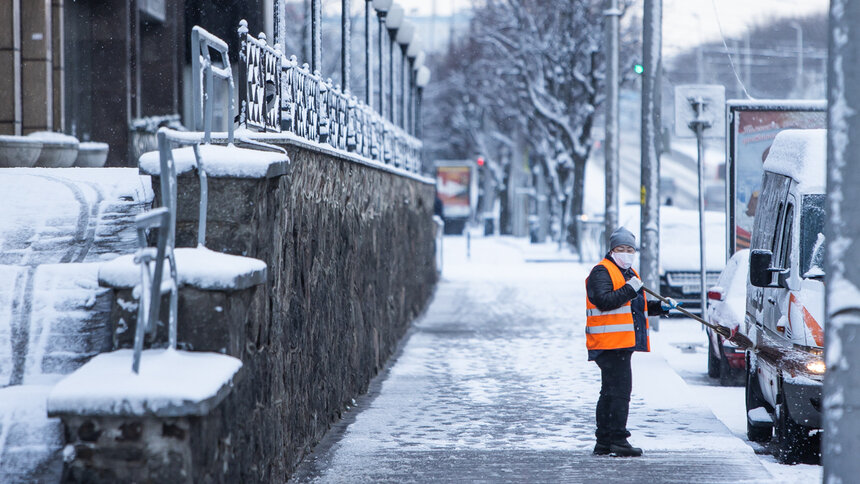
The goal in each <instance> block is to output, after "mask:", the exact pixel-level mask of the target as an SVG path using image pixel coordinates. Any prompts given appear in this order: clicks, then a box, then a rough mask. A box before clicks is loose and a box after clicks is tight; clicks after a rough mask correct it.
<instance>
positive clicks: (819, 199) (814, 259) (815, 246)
mask: <svg viewBox="0 0 860 484" xmlns="http://www.w3.org/2000/svg"><path fill="white" fill-rule="evenodd" d="M824 202H825V197H824V195H822V194H816V195H804V196H803V206H802V208H801V213H800V273H801V274H803V277H804V278H820V277H824V245H825V244H824V220H825V214H824Z"/></svg>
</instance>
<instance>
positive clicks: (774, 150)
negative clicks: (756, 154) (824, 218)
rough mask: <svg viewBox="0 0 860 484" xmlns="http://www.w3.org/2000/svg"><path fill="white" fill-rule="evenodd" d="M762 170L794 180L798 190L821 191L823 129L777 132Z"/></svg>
mask: <svg viewBox="0 0 860 484" xmlns="http://www.w3.org/2000/svg"><path fill="white" fill-rule="evenodd" d="M764 170H765V171H769V172H771V173H776V174H779V175H785V176H787V177H790V178H792V179H794V180H795V181H797V183H798V187H799V189H800V191H801V193H824V191H825V187H826V186H827V177H826V173H827V130H826V129H787V130H785V131H781V132H780V133H779V134H777V135H776V139H774V141H773V145H772V146H771V147H770V153H768V155H767V159H766V160H765V161H764Z"/></svg>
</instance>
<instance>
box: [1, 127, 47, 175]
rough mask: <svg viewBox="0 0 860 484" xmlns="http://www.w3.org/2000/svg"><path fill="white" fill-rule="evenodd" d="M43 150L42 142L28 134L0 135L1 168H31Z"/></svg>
mask: <svg viewBox="0 0 860 484" xmlns="http://www.w3.org/2000/svg"><path fill="white" fill-rule="evenodd" d="M41 152H42V142H41V141H39V140H37V139H35V138H30V137H26V136H3V135H0V168H12V167H22V168H30V167H32V166H33V165H34V164H35V163H36V160H37V159H38V158H39V153H41Z"/></svg>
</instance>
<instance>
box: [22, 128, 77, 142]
mask: <svg viewBox="0 0 860 484" xmlns="http://www.w3.org/2000/svg"><path fill="white" fill-rule="evenodd" d="M27 136H29V137H30V138H35V139H37V140H39V141H41V142H43V143H50V144H63V145H75V146H77V145H78V144H79V142H78V139H77V138H75V137H74V136H69V135H67V134H63V133H55V132H53V131H36V132H35V133H30V134H28V135H27Z"/></svg>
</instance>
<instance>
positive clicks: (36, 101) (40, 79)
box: [21, 0, 54, 134]
mask: <svg viewBox="0 0 860 484" xmlns="http://www.w3.org/2000/svg"><path fill="white" fill-rule="evenodd" d="M51 34H52V26H51V0H27V1H23V2H21V93H22V96H21V105H22V133H23V134H28V133H32V132H34V131H43V130H51V129H53V127H54V104H53V97H54V92H53V72H52V64H51V62H52V58H51V48H52V42H51Z"/></svg>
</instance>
